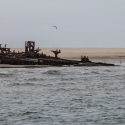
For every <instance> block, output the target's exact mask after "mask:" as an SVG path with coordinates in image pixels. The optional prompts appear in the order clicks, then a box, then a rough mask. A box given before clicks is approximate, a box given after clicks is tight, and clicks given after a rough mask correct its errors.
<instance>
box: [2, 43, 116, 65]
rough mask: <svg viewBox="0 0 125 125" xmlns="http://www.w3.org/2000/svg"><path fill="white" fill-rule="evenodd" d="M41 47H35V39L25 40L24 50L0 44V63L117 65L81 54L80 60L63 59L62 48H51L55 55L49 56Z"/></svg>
mask: <svg viewBox="0 0 125 125" xmlns="http://www.w3.org/2000/svg"><path fill="white" fill-rule="evenodd" d="M40 50H41V49H40V48H39V47H38V48H35V41H26V42H25V51H24V52H15V50H14V51H11V49H10V48H7V46H6V44H5V46H4V47H2V44H0V64H10V65H50V66H115V65H114V64H108V63H102V62H92V61H90V60H89V58H88V57H86V56H81V59H80V60H79V61H77V60H67V59H61V58H59V57H58V55H59V54H60V53H61V50H50V51H51V52H53V54H54V56H47V55H46V54H44V53H43V52H42V53H40Z"/></svg>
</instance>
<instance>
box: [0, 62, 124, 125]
mask: <svg viewBox="0 0 125 125" xmlns="http://www.w3.org/2000/svg"><path fill="white" fill-rule="evenodd" d="M0 125H125V65H124V64H123V65H122V66H116V67H102V66H100V67H48V68H9V69H8V68H4V69H2V68H1V69H0Z"/></svg>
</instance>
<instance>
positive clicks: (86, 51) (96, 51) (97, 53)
mask: <svg viewBox="0 0 125 125" xmlns="http://www.w3.org/2000/svg"><path fill="white" fill-rule="evenodd" d="M40 49H41V51H40V53H42V52H43V53H44V54H46V55H48V56H49V55H50V56H54V54H53V53H52V52H51V51H50V50H56V49H60V50H61V53H60V54H59V56H58V57H60V58H63V59H76V60H79V59H80V58H81V55H82V56H88V57H89V59H90V60H91V59H94V60H95V59H125V48H40ZM13 50H15V51H16V52H18V51H19V52H22V51H23V52H24V51H25V50H24V48H11V51H13Z"/></svg>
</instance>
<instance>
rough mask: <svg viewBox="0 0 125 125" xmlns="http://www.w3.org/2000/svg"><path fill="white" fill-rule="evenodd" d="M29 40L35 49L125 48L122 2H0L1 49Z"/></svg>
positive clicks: (124, 13)
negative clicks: (34, 45)
mask: <svg viewBox="0 0 125 125" xmlns="http://www.w3.org/2000/svg"><path fill="white" fill-rule="evenodd" d="M53 25H56V26H57V29H56V28H55V27H53ZM28 40H31V41H35V42H36V47H38V46H39V47H60V48H61V47H67V48H69V47H70V48H71V47H80V48H85V47H88V48H92V47H94V48H95V47H97V48H98V47H103V48H105V47H108V48H114V47H115V48H120V47H122V48H125V0H0V43H2V46H4V44H5V43H7V47H24V45H25V41H28Z"/></svg>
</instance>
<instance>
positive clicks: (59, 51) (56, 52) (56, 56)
mask: <svg viewBox="0 0 125 125" xmlns="http://www.w3.org/2000/svg"><path fill="white" fill-rule="evenodd" d="M51 52H53V53H54V55H55V58H58V54H59V53H61V50H60V49H59V50H51Z"/></svg>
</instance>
